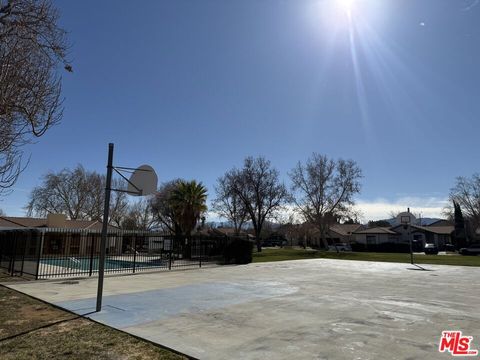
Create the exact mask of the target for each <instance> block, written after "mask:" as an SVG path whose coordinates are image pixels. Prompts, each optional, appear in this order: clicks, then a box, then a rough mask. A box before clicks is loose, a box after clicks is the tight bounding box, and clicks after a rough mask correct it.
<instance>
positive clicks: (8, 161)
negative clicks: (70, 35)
mask: <svg viewBox="0 0 480 360" xmlns="http://www.w3.org/2000/svg"><path fill="white" fill-rule="evenodd" d="M66 50H67V45H66V36H65V31H64V30H62V29H61V28H59V27H58V12H57V10H56V9H55V7H54V6H53V5H52V3H51V1H50V0H0V193H1V192H4V191H7V190H8V189H9V188H10V187H11V186H12V185H13V184H14V183H15V181H16V180H17V178H18V176H19V174H20V173H21V171H22V170H23V169H24V166H25V162H24V161H22V157H23V151H22V147H23V146H24V145H25V144H28V143H31V142H33V141H34V139H35V138H38V137H40V136H42V135H43V134H44V133H45V131H47V130H48V129H49V128H50V127H51V126H52V125H54V124H55V123H57V122H58V121H59V120H60V119H61V117H62V99H61V77H60V75H59V65H63V67H64V68H65V69H67V70H68V71H71V70H72V68H71V66H70V65H69V64H67V60H66Z"/></svg>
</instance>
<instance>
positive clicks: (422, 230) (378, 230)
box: [354, 222, 455, 251]
mask: <svg viewBox="0 0 480 360" xmlns="http://www.w3.org/2000/svg"><path fill="white" fill-rule="evenodd" d="M454 230H455V227H454V226H453V225H450V223H449V222H435V223H433V224H432V225H429V226H419V225H410V226H407V225H402V224H400V225H395V226H392V227H375V228H370V229H364V230H360V231H356V232H355V233H354V236H355V242H356V243H358V244H363V245H365V246H366V247H367V248H368V246H369V245H380V244H386V243H390V244H410V240H412V242H413V243H412V244H413V246H414V250H415V251H421V250H422V249H423V248H424V247H425V244H427V243H429V244H435V245H437V246H438V247H439V248H443V247H444V246H445V245H446V244H451V243H452V235H453V233H454Z"/></svg>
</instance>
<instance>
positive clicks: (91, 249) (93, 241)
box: [88, 234, 95, 276]
mask: <svg viewBox="0 0 480 360" xmlns="http://www.w3.org/2000/svg"><path fill="white" fill-rule="evenodd" d="M94 247H95V235H93V234H92V246H91V247H90V271H89V273H88V276H92V272H93V250H94Z"/></svg>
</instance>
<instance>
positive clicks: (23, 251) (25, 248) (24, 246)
mask: <svg viewBox="0 0 480 360" xmlns="http://www.w3.org/2000/svg"><path fill="white" fill-rule="evenodd" d="M22 238H23V250H22V267H21V268H20V276H23V267H24V265H25V253H26V252H27V237H26V236H22Z"/></svg>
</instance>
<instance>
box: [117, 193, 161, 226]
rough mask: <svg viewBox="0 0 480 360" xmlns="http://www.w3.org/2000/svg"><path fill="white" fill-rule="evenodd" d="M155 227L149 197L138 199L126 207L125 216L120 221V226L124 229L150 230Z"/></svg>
mask: <svg viewBox="0 0 480 360" xmlns="http://www.w3.org/2000/svg"><path fill="white" fill-rule="evenodd" d="M155 227H156V221H155V218H154V217H153V213H152V209H151V205H150V199H140V200H138V201H137V202H135V203H133V204H131V205H130V206H129V207H128V211H127V214H126V216H125V217H124V219H123V221H122V228H123V229H126V230H143V231H150V230H153V229H154V228H155Z"/></svg>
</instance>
